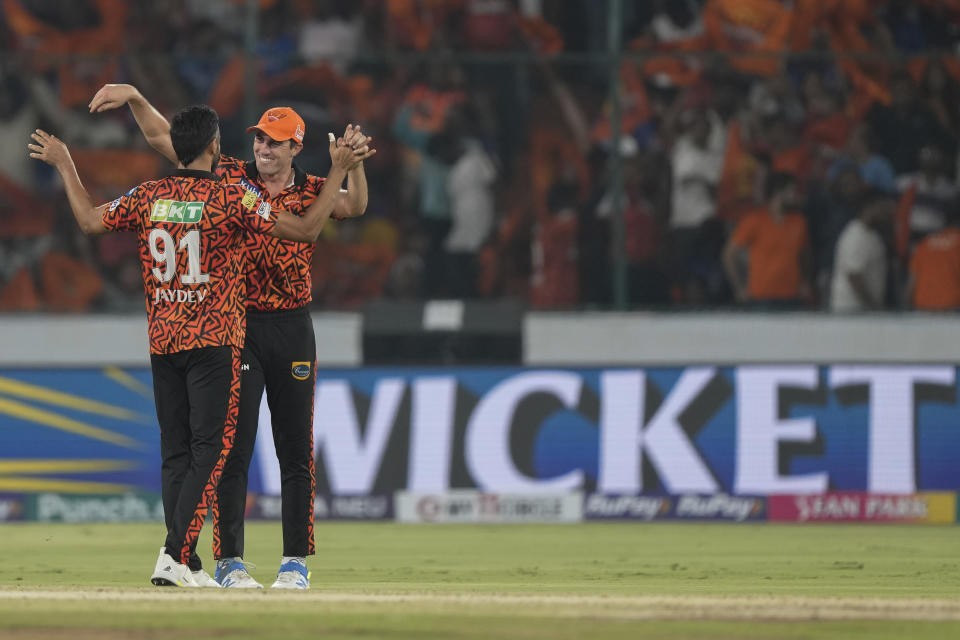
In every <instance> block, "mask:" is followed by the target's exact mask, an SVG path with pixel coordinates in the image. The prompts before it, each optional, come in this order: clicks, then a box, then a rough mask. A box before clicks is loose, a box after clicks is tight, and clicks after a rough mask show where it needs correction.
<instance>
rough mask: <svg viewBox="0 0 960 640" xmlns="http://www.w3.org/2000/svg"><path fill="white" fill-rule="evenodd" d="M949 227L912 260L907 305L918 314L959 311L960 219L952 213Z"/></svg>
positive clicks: (922, 245) (919, 248)
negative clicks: (922, 312)
mask: <svg viewBox="0 0 960 640" xmlns="http://www.w3.org/2000/svg"><path fill="white" fill-rule="evenodd" d="M947 223H948V224H947V227H946V228H945V229H943V230H942V231H939V232H937V233H934V234H932V235H929V236H927V237H926V238H924V240H923V241H922V242H921V243H920V244H919V245H918V246H917V248H916V249H915V250H914V252H913V257H912V258H911V259H910V276H909V279H908V281H907V287H906V299H907V304H908V305H909V306H910V307H912V308H914V309H917V310H918V311H955V310H958V309H960V219H958V210H957V208H956V207H954V208H953V209H951V211H950V215H949V217H948V218H947Z"/></svg>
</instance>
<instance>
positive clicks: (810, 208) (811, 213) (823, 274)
mask: <svg viewBox="0 0 960 640" xmlns="http://www.w3.org/2000/svg"><path fill="white" fill-rule="evenodd" d="M868 190H869V187H868V186H867V185H866V183H865V182H864V181H863V178H861V177H860V172H859V171H858V170H857V168H856V167H855V166H853V165H852V164H848V165H846V166H845V167H843V168H841V169H840V170H839V172H838V173H837V174H836V175H835V176H834V178H833V179H832V180H828V181H827V182H825V183H817V184H815V185H813V186H812V188H811V189H810V190H809V193H808V197H807V207H806V213H807V222H808V224H809V227H810V229H809V230H810V239H811V242H810V244H811V250H812V254H813V262H814V265H816V274H815V275H816V281H815V284H816V290H817V293H818V294H819V296H820V299H821V300H825V301H829V300H830V288H831V281H832V278H833V259H834V257H835V256H836V246H837V240H838V239H839V237H840V234H841V233H842V232H843V230H844V229H845V228H846V227H847V225H848V224H849V223H850V221H852V220H854V219H855V218H856V217H857V215H858V213H859V210H860V202H861V201H862V199H863V197H864V196H865V195H866V194H867V192H868Z"/></svg>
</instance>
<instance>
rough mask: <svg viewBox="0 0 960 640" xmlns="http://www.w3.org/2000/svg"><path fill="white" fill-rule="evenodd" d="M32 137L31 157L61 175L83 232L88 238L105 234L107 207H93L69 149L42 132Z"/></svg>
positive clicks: (39, 131) (36, 132)
mask: <svg viewBox="0 0 960 640" xmlns="http://www.w3.org/2000/svg"><path fill="white" fill-rule="evenodd" d="M30 137H31V138H33V139H34V143H30V144H27V148H28V149H30V157H31V158H37V159H38V160H43V161H44V162H46V163H47V164H49V165H50V166H52V167H54V168H55V169H56V170H57V171H58V172H60V177H61V178H63V186H64V188H65V189H66V191H67V199H68V200H69V201H70V209H71V210H72V211H73V217H74V218H76V219H77V224H79V225H80V229H81V230H82V231H83V232H84V233H86V234H87V235H92V234H98V233H106V232H107V231H108V229H107V227H105V226H104V224H103V210H104V207H106V206H107V205H102V206H99V207H95V206H93V201H92V200H91V199H90V194H88V193H87V190H86V189H84V187H83V184H82V183H81V182H80V176H79V175H77V167H76V165H75V164H74V163H73V158H72V157H70V150H69V149H67V145H65V144H64V143H63V141H62V140H60V139H59V138H57V137H56V136H54V135H51V134H49V133H47V132H46V131H43V130H42V129H37V130H36V131H34V132H33V133H32V134H31V135H30Z"/></svg>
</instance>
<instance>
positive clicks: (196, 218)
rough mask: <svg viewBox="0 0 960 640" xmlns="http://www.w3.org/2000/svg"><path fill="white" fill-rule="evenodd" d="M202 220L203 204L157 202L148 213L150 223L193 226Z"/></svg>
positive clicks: (174, 201) (176, 201)
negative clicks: (174, 223)
mask: <svg viewBox="0 0 960 640" xmlns="http://www.w3.org/2000/svg"><path fill="white" fill-rule="evenodd" d="M202 218H203V202H181V201H179V200H157V201H156V202H154V203H153V209H152V210H151V211H150V220H151V221H152V222H176V223H179V224H194V223H197V222H200V220H201V219H202Z"/></svg>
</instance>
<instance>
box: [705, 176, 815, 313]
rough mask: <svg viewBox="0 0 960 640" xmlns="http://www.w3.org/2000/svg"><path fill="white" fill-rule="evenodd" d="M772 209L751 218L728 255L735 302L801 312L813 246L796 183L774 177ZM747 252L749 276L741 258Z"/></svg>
mask: <svg viewBox="0 0 960 640" xmlns="http://www.w3.org/2000/svg"><path fill="white" fill-rule="evenodd" d="M765 187H766V188H765V193H766V196H767V206H766V207H764V208H762V209H758V210H755V211H753V212H752V213H749V214H747V215H746V216H744V218H743V219H742V220H741V221H740V223H739V224H738V225H737V227H736V229H734V232H733V235H732V236H731V237H730V240H728V241H727V246H726V247H725V248H724V251H723V264H724V268H725V269H726V272H727V277H728V278H729V281H730V286H731V287H732V288H733V292H734V295H735V296H736V299H737V301H738V302H740V303H741V304H747V305H748V306H749V307H752V308H754V309H759V310H777V309H798V308H800V307H801V306H802V304H803V303H804V302H805V301H806V300H807V299H808V298H809V295H810V287H809V279H808V274H809V269H810V247H809V241H808V237H807V222H806V220H805V219H804V217H803V215H802V214H800V213H798V210H799V198H798V194H797V179H796V178H795V177H794V176H792V175H790V174H786V173H778V172H774V173H771V174H770V175H769V176H768V177H767V180H766V184H765ZM744 254H746V258H747V268H746V278H744V277H743V276H742V275H741V273H742V269H741V258H742V257H743V255H744Z"/></svg>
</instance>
